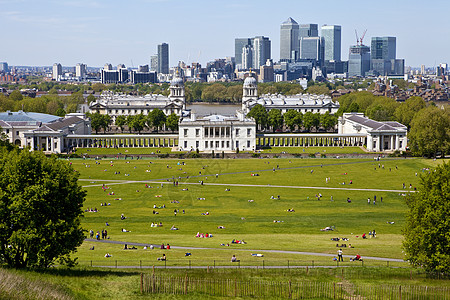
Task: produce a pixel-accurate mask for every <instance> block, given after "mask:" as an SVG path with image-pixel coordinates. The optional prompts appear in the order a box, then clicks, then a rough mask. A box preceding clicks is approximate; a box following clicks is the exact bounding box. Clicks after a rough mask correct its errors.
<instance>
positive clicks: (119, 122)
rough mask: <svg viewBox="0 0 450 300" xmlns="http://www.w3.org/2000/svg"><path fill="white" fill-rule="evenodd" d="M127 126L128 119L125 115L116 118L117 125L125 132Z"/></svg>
mask: <svg viewBox="0 0 450 300" xmlns="http://www.w3.org/2000/svg"><path fill="white" fill-rule="evenodd" d="M126 124H127V118H126V117H125V116H124V115H120V116H117V117H116V122H115V125H116V126H117V127H119V128H120V130H121V131H122V132H123V127H124V126H125V125H126Z"/></svg>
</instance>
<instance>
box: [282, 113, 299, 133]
mask: <svg viewBox="0 0 450 300" xmlns="http://www.w3.org/2000/svg"><path fill="white" fill-rule="evenodd" d="M283 118H284V123H285V124H286V126H287V127H289V129H290V130H291V131H294V130H295V126H299V127H300V125H301V124H302V113H300V112H298V111H296V110H293V109H290V110H288V111H287V112H285V113H284V115H283Z"/></svg>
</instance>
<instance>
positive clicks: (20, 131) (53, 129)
mask: <svg viewBox="0 0 450 300" xmlns="http://www.w3.org/2000/svg"><path fill="white" fill-rule="evenodd" d="M0 126H1V128H2V131H3V133H4V134H5V135H6V137H7V138H8V140H9V142H10V143H12V144H15V145H17V146H19V147H22V148H25V147H30V149H31V150H42V151H44V152H48V153H61V152H66V151H67V150H68V149H67V139H66V137H67V136H68V135H71V134H79V135H90V134H91V121H90V119H89V118H86V116H85V115H84V114H77V113H73V114H68V115H66V116H65V117H64V118H62V117H58V116H53V115H48V114H41V113H33V112H24V111H18V112H10V111H7V112H4V113H0Z"/></svg>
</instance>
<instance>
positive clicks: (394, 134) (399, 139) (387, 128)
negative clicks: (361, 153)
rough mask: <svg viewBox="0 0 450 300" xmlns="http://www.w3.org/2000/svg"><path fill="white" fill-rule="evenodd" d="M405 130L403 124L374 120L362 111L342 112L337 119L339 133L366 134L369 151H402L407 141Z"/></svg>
mask: <svg viewBox="0 0 450 300" xmlns="http://www.w3.org/2000/svg"><path fill="white" fill-rule="evenodd" d="M407 132H408V131H407V128H406V126H405V125H403V124H400V123H398V122H391V121H386V122H378V121H374V120H371V119H369V118H367V117H365V116H364V114H363V113H344V114H343V116H342V117H340V118H339V120H338V133H339V134H352V133H364V134H367V143H366V146H367V150H369V151H395V150H399V151H404V150H406V147H407V143H408V138H407Z"/></svg>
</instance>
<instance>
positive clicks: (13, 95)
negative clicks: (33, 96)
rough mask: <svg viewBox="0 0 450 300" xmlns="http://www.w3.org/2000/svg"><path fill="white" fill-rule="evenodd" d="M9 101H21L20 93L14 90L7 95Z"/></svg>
mask: <svg viewBox="0 0 450 300" xmlns="http://www.w3.org/2000/svg"><path fill="white" fill-rule="evenodd" d="M9 99H10V100H13V101H20V100H22V99H23V96H22V94H21V93H20V91H18V90H14V91H12V92H11V94H10V95H9Z"/></svg>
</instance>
